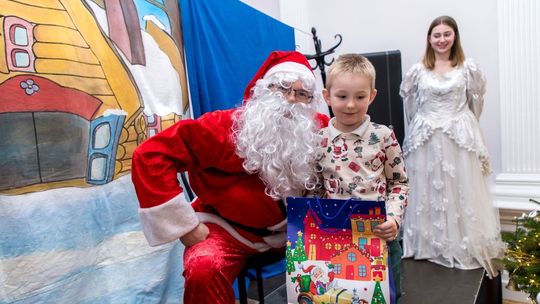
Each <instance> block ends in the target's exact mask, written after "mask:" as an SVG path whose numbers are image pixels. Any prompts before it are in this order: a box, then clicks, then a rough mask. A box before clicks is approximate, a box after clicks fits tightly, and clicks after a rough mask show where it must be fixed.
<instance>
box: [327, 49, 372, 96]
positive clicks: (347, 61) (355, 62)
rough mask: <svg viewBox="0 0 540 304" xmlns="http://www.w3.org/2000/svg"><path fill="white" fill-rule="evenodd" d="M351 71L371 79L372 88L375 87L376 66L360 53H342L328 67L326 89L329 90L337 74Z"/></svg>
mask: <svg viewBox="0 0 540 304" xmlns="http://www.w3.org/2000/svg"><path fill="white" fill-rule="evenodd" d="M344 73H351V74H356V75H360V76H364V77H367V78H369V79H371V88H372V89H373V88H375V74H376V73H375V67H373V64H371V62H370V61H369V59H367V58H366V57H364V56H362V55H360V54H353V53H351V54H343V55H340V56H339V57H338V58H337V59H336V61H334V63H332V65H330V67H329V68H328V75H327V78H326V89H327V90H329V89H330V87H331V86H332V82H333V81H334V79H335V78H336V76H338V75H340V74H344Z"/></svg>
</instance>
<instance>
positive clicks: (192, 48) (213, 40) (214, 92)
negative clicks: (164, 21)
mask: <svg viewBox="0 0 540 304" xmlns="http://www.w3.org/2000/svg"><path fill="white" fill-rule="evenodd" d="M180 10H181V15H182V32H183V37H184V48H185V55H186V61H187V71H188V81H189V89H190V95H191V102H192V107H193V116H194V118H196V117H199V116H200V115H202V114H203V113H206V112H210V111H214V110H219V109H229V108H232V107H235V106H238V105H240V104H241V103H242V96H243V92H244V89H245V87H246V85H247V84H248V83H249V81H250V80H251V77H252V76H253V75H254V74H255V72H256V71H257V69H258V68H259V66H260V65H261V64H262V63H263V61H264V59H266V57H267V56H268V54H270V52H271V51H274V50H294V49H295V42H294V30H293V28H291V27H289V26H287V25H285V24H283V23H281V22H279V21H277V20H276V19H273V18H271V17H269V16H267V15H265V14H263V13H261V12H259V11H257V10H256V9H253V8H251V7H250V6H248V5H246V4H244V3H242V2H240V1H238V0H180Z"/></svg>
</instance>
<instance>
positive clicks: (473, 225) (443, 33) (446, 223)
mask: <svg viewBox="0 0 540 304" xmlns="http://www.w3.org/2000/svg"><path fill="white" fill-rule="evenodd" d="M485 87H486V81H485V79H484V76H483V75H482V73H481V72H480V70H479V69H478V67H477V65H476V64H475V63H474V62H473V61H472V60H471V59H468V58H467V59H466V58H465V55H464V53H463V50H462V48H461V43H460V39H459V32H458V28H457V24H456V22H455V20H454V19H453V18H452V17H449V16H441V17H438V18H436V19H435V20H433V22H432V23H431V25H430V27H429V30H428V33H427V46H426V52H425V55H424V59H423V61H422V62H420V63H417V64H415V65H414V66H413V67H412V68H411V69H410V70H409V71H408V72H407V74H406V76H405V78H404V80H403V82H402V84H401V91H400V94H401V96H402V97H403V101H404V108H405V116H406V119H407V132H406V136H405V140H404V144H403V153H404V156H405V164H406V168H407V172H408V175H409V178H410V189H411V190H410V195H409V204H408V207H407V210H406V212H405V219H404V223H403V226H404V227H403V246H404V248H403V249H404V254H403V256H404V257H414V258H415V259H428V260H429V261H431V262H434V263H437V264H440V265H443V266H446V267H456V268H460V269H475V268H480V267H484V268H485V269H486V271H487V273H488V275H489V276H490V277H493V276H496V275H497V274H498V270H499V269H497V267H496V266H495V264H494V263H493V259H494V258H500V257H501V256H502V253H503V249H504V246H503V243H502V241H501V238H500V224H499V216H498V212H497V210H496V209H495V208H494V207H493V203H492V200H491V197H490V193H489V190H488V187H487V181H486V176H487V175H488V174H489V159H488V151H487V148H486V145H485V144H484V140H483V138H482V133H481V131H480V126H479V122H478V119H479V117H480V114H481V112H482V106H483V103H484V93H485Z"/></svg>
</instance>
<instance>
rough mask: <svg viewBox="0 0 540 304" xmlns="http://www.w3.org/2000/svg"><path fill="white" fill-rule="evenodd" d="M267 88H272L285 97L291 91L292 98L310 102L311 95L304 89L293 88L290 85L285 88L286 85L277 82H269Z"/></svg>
mask: <svg viewBox="0 0 540 304" xmlns="http://www.w3.org/2000/svg"><path fill="white" fill-rule="evenodd" d="M268 88H269V89H274V90H276V91H277V92H280V93H281V94H283V96H285V97H287V96H289V94H291V92H294V99H295V100H296V101H297V102H302V103H310V102H311V101H312V100H313V95H311V94H309V92H308V91H306V90H302V89H293V88H292V87H288V88H286V87H284V86H280V85H278V84H271V85H270V86H268Z"/></svg>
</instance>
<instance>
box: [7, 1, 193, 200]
mask: <svg viewBox="0 0 540 304" xmlns="http://www.w3.org/2000/svg"><path fill="white" fill-rule="evenodd" d="M104 2H105V3H106V4H107V5H108V10H107V11H106V12H107V19H108V20H109V21H112V20H114V22H109V29H108V30H109V33H108V35H107V34H106V33H104V32H103V30H102V29H101V28H100V26H99V24H98V21H97V20H96V17H95V16H94V15H93V14H92V11H91V9H90V8H89V7H88V4H87V3H86V2H85V1H77V0H58V1H53V0H32V1H30V0H17V1H11V0H4V1H2V3H0V33H1V35H2V36H1V37H0V129H1V130H2V132H0V151H2V154H3V155H2V157H1V158H0V192H4V193H14V194H17V193H24V192H32V191H39V190H42V189H48V188H56V187H64V186H91V185H100V184H105V183H108V182H110V181H111V180H113V179H114V178H115V177H117V176H119V175H121V174H123V173H127V172H129V171H130V169H131V155H132V153H133V150H134V149H135V147H136V146H137V145H138V144H139V143H141V142H142V141H143V140H144V139H146V138H147V137H148V136H151V135H153V134H154V133H157V132H159V131H161V130H162V129H163V128H165V127H167V126H169V125H171V124H173V123H174V122H175V121H177V120H178V119H179V117H178V115H175V114H171V115H169V116H167V117H159V116H155V115H154V116H148V117H147V116H146V115H143V114H142V110H143V101H142V99H141V95H140V93H139V90H138V88H137V84H136V83H135V81H134V79H133V77H132V75H131V74H130V72H129V69H128V68H127V66H126V63H125V62H124V61H123V59H122V57H124V58H127V59H128V60H129V61H130V63H133V64H144V48H143V45H142V42H141V38H140V25H139V20H138V18H137V13H136V11H135V10H136V8H135V6H134V3H133V2H132V0H129V1H127V0H126V1H117V0H116V1H115V0H104ZM147 28H151V30H152V36H153V37H158V38H157V39H156V41H158V43H159V44H160V46H163V48H165V47H168V48H169V49H171V48H172V46H171V45H170V43H171V42H170V41H168V40H167V39H168V38H167V37H165V36H164V35H163V33H160V32H159V31H160V29H156V28H155V27H152V26H151V25H147ZM169 40H170V39H169ZM120 52H121V53H122V55H121V54H120ZM169 54H171V55H170V56H171V62H173V60H175V59H174V58H172V57H173V51H172V50H170V51H169ZM178 68H179V69H180V68H183V66H181V67H178Z"/></svg>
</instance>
